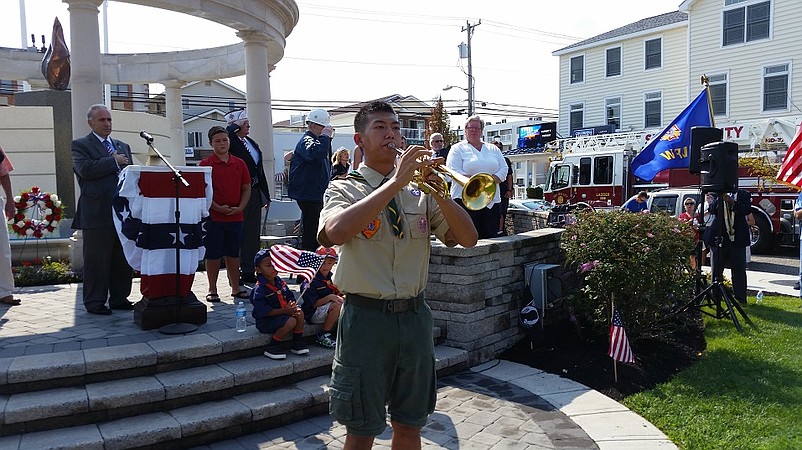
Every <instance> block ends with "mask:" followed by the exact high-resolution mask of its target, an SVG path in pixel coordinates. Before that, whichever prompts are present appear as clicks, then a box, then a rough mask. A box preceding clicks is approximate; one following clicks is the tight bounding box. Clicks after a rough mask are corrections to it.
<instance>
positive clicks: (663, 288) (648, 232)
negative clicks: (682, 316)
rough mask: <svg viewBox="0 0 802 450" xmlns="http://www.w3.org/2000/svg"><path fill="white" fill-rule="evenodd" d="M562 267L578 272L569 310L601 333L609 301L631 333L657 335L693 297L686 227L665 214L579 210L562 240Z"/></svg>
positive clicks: (689, 237) (607, 319) (689, 234)
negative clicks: (564, 257) (573, 222)
mask: <svg viewBox="0 0 802 450" xmlns="http://www.w3.org/2000/svg"><path fill="white" fill-rule="evenodd" d="M561 241H562V244H561V245H562V247H563V249H564V250H565V254H566V264H567V265H569V267H573V268H575V269H576V271H577V272H578V273H579V274H580V275H579V276H580V286H581V287H580V289H579V291H578V292H576V293H575V294H574V295H573V296H572V297H571V298H570V300H569V301H570V302H571V306H572V307H573V309H574V313H575V314H576V317H577V319H578V320H580V321H581V323H582V325H589V326H590V327H591V328H593V329H594V330H595V331H596V332H600V333H603V332H606V330H607V328H608V327H609V324H610V315H611V312H610V301H611V299H613V298H614V299H615V304H616V306H617V307H618V309H619V311H620V312H621V315H622V316H623V319H624V323H625V325H626V327H627V332H628V333H629V334H631V335H638V334H641V335H644V334H650V335H659V334H661V333H665V332H668V331H670V330H665V329H661V326H662V325H663V324H665V322H663V319H665V318H666V317H667V316H668V314H669V313H670V311H671V310H672V309H673V308H674V307H675V306H676V305H678V304H685V303H686V302H687V301H689V300H690V299H691V297H690V296H692V295H693V273H692V272H691V270H690V266H689V260H688V256H689V255H690V254H691V252H692V251H693V247H694V233H693V230H692V229H691V227H690V226H689V225H688V224H686V223H682V222H679V221H678V220H677V219H675V218H672V217H670V216H668V215H667V214H656V213H645V214H632V213H628V212H620V211H614V212H609V213H595V212H591V211H581V212H578V215H577V221H576V223H575V224H572V225H569V226H567V227H566V230H565V232H564V233H563V236H562V238H561Z"/></svg>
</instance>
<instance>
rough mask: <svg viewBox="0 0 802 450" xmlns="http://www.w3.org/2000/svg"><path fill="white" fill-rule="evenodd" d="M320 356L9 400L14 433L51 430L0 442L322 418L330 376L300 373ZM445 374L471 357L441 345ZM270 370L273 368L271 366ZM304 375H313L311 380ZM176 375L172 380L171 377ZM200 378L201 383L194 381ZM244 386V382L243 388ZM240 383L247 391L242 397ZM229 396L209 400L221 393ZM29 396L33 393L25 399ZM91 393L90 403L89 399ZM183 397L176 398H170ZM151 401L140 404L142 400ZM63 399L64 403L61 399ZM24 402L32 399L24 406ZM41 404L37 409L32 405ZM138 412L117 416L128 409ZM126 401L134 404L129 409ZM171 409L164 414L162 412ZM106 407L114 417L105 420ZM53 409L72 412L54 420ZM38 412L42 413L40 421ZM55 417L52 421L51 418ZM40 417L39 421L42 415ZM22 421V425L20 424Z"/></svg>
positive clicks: (164, 435) (119, 444) (163, 442)
mask: <svg viewBox="0 0 802 450" xmlns="http://www.w3.org/2000/svg"><path fill="white" fill-rule="evenodd" d="M316 353H319V354H318V355H317V356H314V355H310V356H308V357H295V356H294V355H288V358H287V360H284V361H278V362H276V361H272V360H269V359H267V358H264V357H262V359H261V360H259V359H257V358H246V359H243V360H241V361H231V362H229V363H227V364H217V365H212V366H210V367H208V368H203V369H207V370H205V371H203V370H197V369H188V370H185V371H175V373H171V374H164V375H165V376H163V377H162V378H159V375H157V376H154V377H152V378H149V377H141V379H131V380H124V382H123V381H118V382H109V383H105V384H104V383H96V384H93V385H88V386H86V387H85V389H84V391H83V393H81V390H80V388H69V389H55V390H49V391H41V392H36V393H30V394H28V395H29V396H28V397H22V398H14V396H12V398H11V399H7V400H6V402H5V405H4V408H3V410H4V411H5V413H4V414H3V417H2V419H3V421H4V426H3V430H6V429H7V427H9V426H15V425H14V424H13V423H12V424H5V423H6V422H8V421H9V419H10V420H12V421H14V420H19V419H26V418H27V419H31V420H29V421H28V422H25V423H27V424H29V425H30V426H35V425H33V424H39V423H41V424H45V423H46V424H49V426H48V428H47V429H42V430H41V431H33V430H27V429H23V430H22V431H18V432H17V434H14V435H8V436H5V437H0V448H11V449H21V450H22V449H42V448H60V449H81V450H83V449H94V448H97V449H118V448H120V449H122V448H139V447H148V446H156V447H160V448H161V447H188V446H193V445H202V444H205V443H209V442H214V441H218V440H221V439H228V438H232V437H236V436H239V435H242V434H249V433H254V432H257V431H263V430H265V429H270V428H275V427H279V426H283V425H287V424H289V423H293V422H297V421H300V420H302V419H305V418H308V417H314V416H317V415H320V414H323V413H325V412H326V411H327V410H328V396H327V393H326V386H327V385H328V382H329V376H328V374H323V375H321V374H317V375H310V374H311V373H313V371H311V370H306V371H304V372H295V368H296V367H300V366H304V367H307V368H308V367H310V366H317V367H321V366H322V365H327V366H328V367H329V368H330V366H331V358H332V355H333V354H332V352H331V351H330V350H327V351H321V352H316ZM435 356H436V360H437V363H436V367H437V372H438V375H440V376H445V375H448V374H451V373H454V372H458V371H462V370H466V369H467V359H468V353H467V352H466V351H464V350H459V349H454V348H450V347H445V346H436V347H435ZM265 366H269V367H270V368H269V369H265V368H264V367H265ZM300 373H304V374H306V375H305V377H304V378H299V377H302V376H303V375H299V374H300ZM167 375H169V376H167ZM265 376H266V377H269V379H271V380H273V381H274V382H278V383H277V384H276V385H275V386H272V387H268V388H255V386H258V383H259V381H260V380H258V379H259V378H260V377H265ZM193 377H194V379H195V380H194V381H193V380H191V378H193ZM238 382H239V384H238ZM236 386H242V387H244V388H245V389H244V390H243V391H242V392H239V393H237V392H236V389H235V388H236ZM218 387H219V388H221V389H220V390H219V391H220V392H223V393H224V394H223V395H221V396H212V397H210V398H205V397H204V394H206V393H209V392H214V391H217V389H216V388H218ZM19 395H26V394H19ZM82 395H83V396H84V397H83V399H82V398H81V396H82ZM171 395H172V396H176V397H175V398H172V399H171V398H169V397H170V396H171ZM137 396H140V397H143V398H141V399H135V397H137ZM55 398H59V399H60V402H59V401H58V400H55ZM182 398H183V399H191V398H195V399H202V401H201V402H197V403H194V404H187V405H181V401H178V402H177V403H175V404H173V405H171V404H170V401H171V400H175V399H182ZM23 399H26V400H28V401H31V403H29V404H28V405H27V406H25V405H23V403H24V402H23V401H22V400H23ZM33 401H37V402H38V404H36V405H34V404H33V403H32V402H33ZM134 403H135V404H136V405H138V409H139V410H140V411H139V412H137V414H136V415H129V416H126V417H119V416H117V417H115V414H117V413H120V412H121V411H123V410H125V408H127V407H132V408H133V409H130V410H128V411H129V412H131V411H134V410H135V409H137V407H136V405H134ZM126 404H128V405H127V406H126ZM161 407H163V408H164V409H159V408H161ZM93 408H94V409H95V411H94V413H95V415H94V420H91V421H90V422H87V423H85V424H81V423H78V424H74V423H72V424H71V423H69V421H70V419H71V418H73V417H84V418H91V417H93V414H92V413H93ZM104 408H105V411H106V414H105V417H104V412H103V411H102V410H103V409H104ZM47 409H55V410H62V411H67V412H66V414H62V415H61V416H59V417H52V413H48V412H47V411H46V410H47ZM37 414H38V416H37ZM48 415H50V417H45V416H48ZM37 417H38V418H37ZM15 423H20V422H15Z"/></svg>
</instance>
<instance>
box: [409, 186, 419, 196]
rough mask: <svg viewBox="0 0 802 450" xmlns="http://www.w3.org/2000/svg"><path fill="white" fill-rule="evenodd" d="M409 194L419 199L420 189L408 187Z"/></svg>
mask: <svg viewBox="0 0 802 450" xmlns="http://www.w3.org/2000/svg"><path fill="white" fill-rule="evenodd" d="M409 193H410V194H412V195H414V196H415V197H420V189H418V188H416V187H410V188H409Z"/></svg>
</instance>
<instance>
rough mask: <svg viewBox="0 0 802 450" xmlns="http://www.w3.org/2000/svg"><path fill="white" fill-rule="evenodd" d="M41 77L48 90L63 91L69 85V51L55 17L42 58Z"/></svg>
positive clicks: (62, 31) (59, 24)
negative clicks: (51, 32)
mask: <svg viewBox="0 0 802 450" xmlns="http://www.w3.org/2000/svg"><path fill="white" fill-rule="evenodd" d="M42 75H44V77H45V79H46V80H47V84H48V85H49V86H50V89H53V90H56V91H64V90H66V89H67V86H69V84H70V51H69V50H68V49H67V43H66V42H64V30H63V29H62V28H61V22H59V21H58V17H56V20H55V22H53V36H52V37H51V38H50V46H49V47H47V51H46V52H45V56H44V58H42Z"/></svg>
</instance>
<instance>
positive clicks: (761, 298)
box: [756, 290, 763, 303]
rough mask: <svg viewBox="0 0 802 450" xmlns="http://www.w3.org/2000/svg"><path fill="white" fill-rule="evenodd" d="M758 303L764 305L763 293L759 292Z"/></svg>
mask: <svg viewBox="0 0 802 450" xmlns="http://www.w3.org/2000/svg"><path fill="white" fill-rule="evenodd" d="M756 303H763V291H762V290H761V291H757V302H756Z"/></svg>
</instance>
